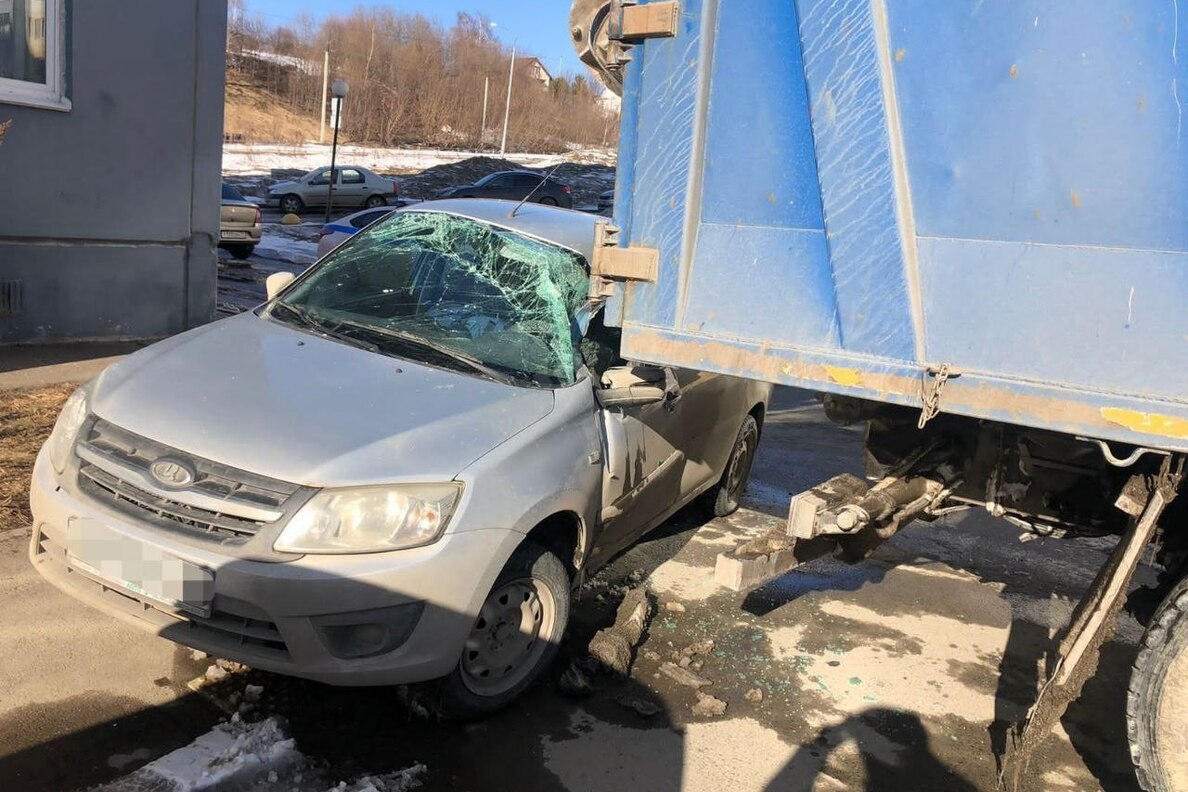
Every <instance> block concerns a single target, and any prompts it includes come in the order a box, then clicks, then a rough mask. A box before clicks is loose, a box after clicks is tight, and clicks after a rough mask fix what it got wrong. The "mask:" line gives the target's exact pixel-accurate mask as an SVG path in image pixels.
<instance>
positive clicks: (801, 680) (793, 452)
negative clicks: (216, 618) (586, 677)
mask: <svg viewBox="0 0 1188 792" xmlns="http://www.w3.org/2000/svg"><path fill="white" fill-rule="evenodd" d="M229 420H233V417H229ZM860 447H861V434H860V432H859V431H857V430H854V429H841V428H837V427H834V426H832V425H830V424H828V423H827V422H826V421H825V419H824V416H823V414H822V413H821V410H820V409H819V407H818V406H817V405H816V403H815V402H814V401H813V400H812V399H811V398H810V397H808V396H807V395H806V394H803V393H800V392H796V391H782V392H780V393H779V394H778V399H777V402H776V404H775V405H774V409H773V410H772V412H771V413H770V415H769V418H768V422H767V426H766V431H765V434H764V438H763V442H762V445H761V450H760V457H759V460H758V462H757V463H756V466H755V471H754V484H753V486H752V487H751V489H750V491H749V493H748V496H747V500H746V508H744V509H743V510H742V511H740V512H739V513H738V514H736V515H734V516H732V517H730V518H726V519H720V520H712V521H708V522H706V521H705V520H704V519H703V518H702V517H701V516H700V515H699V514H698V513H696V512H695V511H692V510H690V511H687V512H684V513H682V514H680V515H678V516H677V517H676V518H674V519H673V520H671V521H670V522H669V523H668V524H667V525H665V526H663V527H662V528H661V529H659V530H658V531H656V532H655V533H654V534H653V535H652V536H650V537H648V538H647V539H646V540H645V541H643V542H641V543H639V544H638V545H637V546H635V547H634V548H632V549H630V550H629V551H627V552H626V553H624V554H623V555H621V556H620V557H619V558H617V559H616V560H615V561H614V562H613V563H612V564H611V565H610V566H609V567H608V568H607V569H606V570H604V572H603V573H601V574H600V575H599V576H598V577H597V578H596V579H595V580H594V581H593V582H592V583H591V585H589V586H587V587H586V589H585V590H584V591H583V593H582V596H581V598H580V599H579V601H578V602H577V604H576V606H575V611H574V623H573V626H572V631H571V635H570V637H569V639H568V640H567V643H566V645H565V646H564V647H563V658H562V663H560V664H558V666H557V668H556V669H555V670H554V671H553V672H552V673H550V674H549V676H548V677H547V678H546V679H545V680H544V682H543V683H542V684H540V685H539V686H538V687H537V688H536V689H534V690H533V691H532V692H531V693H530V694H529V695H528V696H527V697H526V698H524V699H523V700H522V701H521V702H520V703H518V704H517V705H515V706H514V707H512V708H511V709H509V710H508V711H506V712H504V713H502V714H500V715H498V716H496V717H494V718H491V719H490V720H487V721H484V722H480V723H474V724H457V723H440V722H437V721H436V720H433V719H432V718H429V719H426V718H424V717H421V716H419V715H417V714H416V709H417V708H416V707H415V706H414V707H412V708H410V706H409V705H408V704H407V703H406V701H407V699H406V697H402V696H401V695H400V694H399V692H398V691H394V690H350V689H333V688H329V687H325V686H322V685H318V684H313V683H307V682H301V681H297V680H291V679H286V678H282V677H278V676H274V675H270V674H264V673H260V672H250V673H247V674H234V675H232V676H231V677H230V678H228V679H226V680H224V681H223V682H220V683H219V684H218V685H214V686H211V687H207V688H204V689H203V690H202V691H201V692H200V693H194V692H191V691H190V690H189V689H187V687H186V682H187V681H188V680H191V679H193V678H195V677H197V676H199V675H201V674H202V673H203V671H204V670H205V668H206V667H208V665H209V661H205V662H198V661H195V660H193V659H192V658H191V657H190V654H189V653H188V652H186V651H182V650H178V649H176V648H175V647H174V646H173V645H171V644H169V643H168V642H166V641H164V640H162V639H159V638H156V637H155V636H153V635H151V634H147V633H141V632H138V631H137V630H135V629H133V628H129V627H126V626H124V625H123V624H122V623H119V622H116V621H114V620H112V619H109V618H107V617H106V616H103V615H101V614H98V613H95V612H92V611H90V610H88V609H87V608H85V607H84V606H82V605H79V604H77V603H76V602H74V601H72V600H70V599H69V598H67V597H65V596H63V595H60V594H58V593H57V592H56V591H55V590H54V589H52V588H51V587H49V586H48V585H46V584H44V583H42V582H41V581H40V580H39V579H38V578H37V577H36V575H35V574H34V573H33V572H32V571H31V569H30V568H29V565H28V563H27V561H26V559H25V556H24V552H25V548H24V543H25V540H24V538H23V537H22V536H19V535H12V534H11V532H10V533H8V534H6V533H5V532H4V530H3V527H0V657H2V658H3V662H2V663H0V788H5V789H20V790H41V789H49V790H75V789H82V788H85V787H87V786H89V785H92V784H95V783H99V782H104V781H108V780H111V779H113V778H116V777H118V776H120V775H122V774H123V773H125V772H128V771H129V770H132V769H134V768H135V767H137V766H139V765H140V764H142V763H143V762H145V761H147V760H149V759H152V758H154V757H157V756H159V755H161V754H163V753H165V752H167V751H170V750H173V749H174V748H177V747H178V746H181V745H184V744H185V743H187V742H189V741H190V740H192V739H194V738H195V737H197V736H198V735H201V734H203V733H204V732H206V731H207V730H208V729H210V728H211V727H212V726H213V725H214V724H215V723H216V722H218V721H219V720H220V719H222V718H225V717H226V716H225V713H224V710H223V709H220V707H224V708H225V707H227V706H228V702H232V704H231V708H232V709H233V708H234V702H235V701H237V700H241V699H240V696H241V695H242V694H243V691H244V690H245V685H246V684H248V683H251V684H258V685H261V686H262V687H263V694H262V696H261V698H260V700H259V702H258V703H256V704H255V705H254V707H253V709H252V711H251V712H250V713H248V715H247V717H249V718H254V717H258V716H260V715H278V716H281V717H282V718H283V719H284V721H285V722H287V728H288V730H289V733H290V734H291V735H292V736H293V737H294V738H295V740H296V746H297V748H298V750H300V751H301V753H302V754H304V755H305V756H306V757H307V758H308V759H309V760H310V762H311V763H312V765H313V766H316V767H317V768H318V772H317V773H316V774H314V775H311V774H309V773H308V771H306V773H307V774H306V775H305V776H304V777H301V778H299V777H295V776H292V775H287V776H282V777H280V778H279V779H278V780H277V782H276V783H275V784H264V785H261V786H259V787H256V788H257V789H260V790H264V789H269V790H271V789H277V790H279V789H284V790H290V789H300V790H302V792H306V790H309V791H310V792H313V790H315V789H317V791H318V792H324V790H325V789H326V788H327V786H326V785H325V782H326V781H330V782H333V781H335V780H337V779H343V780H348V779H352V778H357V777H358V776H359V775H361V774H364V773H383V772H388V771H392V770H397V769H400V768H405V767H408V766H410V765H413V764H414V763H417V762H422V763H424V764H425V765H426V766H427V770H426V772H425V774H424V775H423V776H422V779H421V780H422V781H423V782H424V786H423V787H422V788H423V789H426V790H476V791H477V790H491V789H497V790H498V789H507V790H573V791H575V792H576V791H577V790H583V791H584V790H616V791H617V790H623V789H629V788H630V789H635V788H638V789H646V790H674V791H675V790H705V791H706V792H711V791H714V792H716V791H717V790H724V789H730V790H770V792H776V790H781V791H783V790H810V789H811V790H833V789H866V790H900V789H910V790H914V791H915V790H946V792H948V791H950V790H992V789H994V788H995V784H994V780H995V758H994V752H993V748H994V746H995V745H996V742H995V741H996V740H997V739H999V737H998V735H1001V733H1002V727H1003V726H1004V724H1005V723H1006V722H1007V721H1009V720H1012V719H1014V718H1017V717H1019V716H1020V715H1021V714H1022V713H1023V712H1024V711H1025V709H1026V706H1027V704H1028V703H1029V701H1030V700H1031V697H1032V696H1033V695H1034V689H1035V683H1036V668H1037V662H1039V661H1040V660H1041V659H1042V657H1043V653H1044V652H1045V651H1047V650H1050V649H1051V648H1052V645H1053V641H1052V638H1051V636H1052V634H1053V632H1054V630H1055V629H1057V628H1058V627H1059V626H1060V625H1061V624H1063V623H1064V621H1065V620H1067V618H1068V615H1069V613H1070V611H1071V609H1072V604H1073V600H1075V598H1076V597H1078V596H1079V594H1080V592H1081V590H1082V589H1083V588H1084V587H1085V586H1086V585H1088V583H1089V581H1090V579H1091V576H1092V574H1093V572H1094V571H1095V570H1096V568H1097V567H1098V565H1100V563H1101V562H1102V561H1103V560H1104V558H1105V554H1106V552H1107V551H1108V547H1109V544H1108V542H1103V541H1100V540H1093V541H1079V540H1037V541H1033V542H1027V543H1023V542H1021V541H1020V534H1019V531H1018V530H1017V529H1015V528H1013V527H1011V526H1009V525H1006V524H1004V523H1001V522H998V521H995V520H992V519H990V518H989V517H987V516H985V515H983V514H980V513H973V512H970V513H966V514H964V515H958V516H957V517H954V518H951V519H949V520H947V521H944V522H942V523H938V524H934V525H931V526H926V525H917V526H913V527H911V528H908V529H906V530H905V531H903V532H902V533H901V534H900V535H899V536H897V537H896V538H895V539H894V540H892V541H891V542H889V543H887V544H886V545H884V546H883V547H882V548H881V549H879V550H878V551H877V552H876V553H875V554H874V556H872V557H871V558H870V559H869V560H868V561H866V562H865V563H862V564H859V565H857V566H852V567H850V566H843V565H841V564H838V563H836V562H833V561H830V560H822V561H819V562H814V563H813V564H811V565H808V566H806V567H804V568H802V569H801V570H798V571H795V572H793V573H790V574H788V575H786V576H784V577H782V578H780V579H779V580H777V581H775V582H773V583H771V584H768V585H766V586H764V587H762V588H760V589H758V590H756V591H754V592H751V593H749V594H745V595H744V594H733V593H730V592H726V591H723V590H720V589H717V588H715V587H714V586H713V583H712V564H713V560H714V558H715V557H716V555H717V554H718V553H719V552H721V551H722V550H724V549H728V548H729V547H731V546H733V545H735V544H736V543H738V542H739V541H741V540H742V539H744V538H745V537H748V536H751V535H754V534H756V533H757V532H760V531H763V530H766V529H767V528H768V527H769V526H771V525H774V524H777V523H778V522H779V521H780V520H782V518H783V515H784V512H785V510H786V508H787V500H788V495H789V493H790V492H793V491H798V490H800V489H802V488H804V487H806V486H810V485H812V484H815V483H818V482H819V481H821V480H823V479H825V478H827V477H829V476H832V475H834V474H836V473H839V472H843V471H846V470H856V467H857V464H858V452H859V449H860ZM632 575H634V576H635V577H636V578H639V577H644V578H646V579H647V581H648V585H649V587H650V588H651V590H652V591H653V592H654V593H655V594H656V595H657V596H658V597H659V599H660V602H661V610H660V611H659V613H658V615H657V617H656V618H655V619H654V620H653V622H652V625H651V627H650V630H649V632H648V634H647V636H646V638H645V640H644V642H643V644H642V645H641V647H640V650H639V654H638V659H637V660H636V663H635V665H634V667H633V670H632V675H631V677H630V678H628V679H626V680H620V681H616V680H611V679H600V680H598V681H597V686H596V687H597V689H596V690H595V692H594V693H593V694H592V695H591V696H589V697H588V698H585V699H580V700H574V699H571V698H567V697H565V696H563V695H561V694H560V693H559V691H558V684H557V682H558V677H559V675H560V673H561V669H562V668H563V667H564V662H565V660H566V659H567V658H568V657H569V656H576V655H580V654H581V653H582V649H583V648H584V646H585V644H586V642H587V641H588V639H589V637H590V636H591V635H592V633H593V632H594V631H595V630H596V629H598V628H600V627H602V626H605V625H606V624H608V623H609V621H610V620H611V618H612V614H613V608H614V606H615V603H616V600H617V596H618V594H619V593H621V589H620V588H618V587H619V586H620V585H621V584H622V583H623V581H624V580H625V579H626V578H628V577H629V576H632ZM669 603H672V605H669ZM1139 632H1140V631H1139V628H1138V626H1137V625H1136V624H1135V623H1134V622H1132V621H1130V620H1129V619H1128V618H1125V619H1124V620H1123V623H1122V624H1121V626H1120V628H1119V630H1118V635H1117V636H1116V638H1115V639H1114V641H1112V642H1111V643H1109V644H1107V646H1106V647H1105V651H1104V653H1103V658H1102V663H1101V671H1100V673H1099V674H1098V676H1097V677H1096V678H1095V679H1094V680H1093V681H1091V682H1090V684H1089V686H1088V687H1087V689H1086V690H1085V693H1084V695H1083V696H1082V698H1081V700H1080V701H1078V702H1076V703H1074V705H1073V706H1072V707H1071V708H1070V710H1069V712H1068V714H1067V715H1066V716H1065V718H1064V720H1063V722H1062V724H1061V726H1060V728H1059V729H1058V730H1057V732H1056V733H1055V734H1053V735H1052V737H1051V738H1050V739H1049V740H1048V741H1047V742H1046V743H1045V745H1044V746H1043V748H1042V750H1041V751H1040V752H1039V755H1038V756H1037V757H1036V759H1035V761H1034V762H1033V765H1032V772H1031V774H1030V780H1029V782H1028V783H1029V787H1028V788H1029V789H1034V790H1040V789H1045V790H1048V789H1057V790H1060V789H1069V790H1095V789H1108V790H1131V789H1135V788H1136V786H1135V782H1134V779H1133V773H1132V772H1131V770H1130V767H1129V759H1128V754H1127V747H1126V740H1125V726H1124V720H1123V711H1124V691H1125V681H1126V677H1127V673H1128V669H1129V665H1130V662H1131V661H1132V659H1133V656H1134V652H1135V642H1136V641H1137V638H1138V636H1139ZM706 639H711V640H713V641H714V645H713V648H712V649H710V650H707V651H706V652H705V653H703V654H700V655H697V656H696V662H698V663H700V664H702V665H701V667H700V669H699V670H698V673H699V674H701V675H702V676H704V677H706V678H707V679H709V680H710V681H711V683H712V684H711V685H710V686H709V687H708V688H706V689H707V690H708V691H710V692H711V693H712V694H713V695H714V696H715V697H717V698H718V699H719V700H721V701H724V702H725V703H726V704H727V709H726V712H725V713H724V714H723V715H720V716H709V715H698V714H694V710H693V706H694V704H695V703H696V698H695V694H694V692H693V691H692V690H690V689H689V688H686V687H683V686H681V685H680V684H677V683H676V682H674V681H673V680H671V679H670V678H669V677H667V676H665V675H663V674H661V673H660V670H659V669H660V665H661V663H663V662H666V661H672V660H674V659H675V658H676V657H677V656H679V652H680V650H681V649H682V648H684V647H687V646H689V645H690V644H694V643H696V642H701V641H704V640H706ZM674 652H675V653H677V654H676V655H674ZM1000 670H1001V671H1002V673H1001V674H1000ZM756 688H757V689H759V690H761V691H763V698H762V700H761V701H754V700H751V699H748V698H747V695H746V694H747V693H748V691H751V690H753V689H756ZM624 696H630V697H632V698H634V699H643V700H645V701H647V702H651V703H653V704H654V705H655V706H656V707H657V712H656V713H655V714H653V715H651V716H647V717H645V716H641V715H639V714H637V712H635V711H634V710H632V709H629V708H627V707H625V706H624V705H623V703H621V700H622V699H623V697H624ZM753 698H755V696H754V694H752V699H753ZM313 778H316V779H317V783H321V784H323V785H322V786H321V787H320V789H319V788H318V787H317V786H316V784H315V785H311V779H313Z"/></svg>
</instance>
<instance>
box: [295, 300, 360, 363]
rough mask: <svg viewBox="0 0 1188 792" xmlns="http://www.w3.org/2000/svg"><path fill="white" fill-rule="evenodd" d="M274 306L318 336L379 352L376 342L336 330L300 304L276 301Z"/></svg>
mask: <svg viewBox="0 0 1188 792" xmlns="http://www.w3.org/2000/svg"><path fill="white" fill-rule="evenodd" d="M275 307H279V308H284V309H285V310H286V311H288V312H289V313H291V314H293V315H294V316H296V317H297V318H298V319H299V320H300V321H301V323H302V324H304V325H306V326H307V327H309V328H310V329H312V330H314V331H316V332H317V333H318V335H320V336H323V337H325V338H331V339H334V340H335V341H341V342H342V343H344V344H349V345H351V346H353V347H358V348H360V349H365V350H367V351H368V352H379V346H377V345H376V344H373V343H371V342H370V341H364V340H363V339H361V338H355V337H354V336H349V335H346V334H344V333H340V332H338V331H337V328H335V327H329V326H327V324H326V321H325V320H323V319H321V318H320V317H317V316H314V315H313V314H312V313H310V312H309V311H308V310H306V309H305V308H302V307H301V306H300V305H293V304H292V303H287V302H282V301H277V302H276V303H275Z"/></svg>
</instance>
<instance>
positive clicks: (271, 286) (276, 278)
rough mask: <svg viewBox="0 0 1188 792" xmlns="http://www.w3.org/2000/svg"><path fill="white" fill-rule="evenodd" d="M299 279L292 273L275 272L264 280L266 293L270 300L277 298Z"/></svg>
mask: <svg viewBox="0 0 1188 792" xmlns="http://www.w3.org/2000/svg"><path fill="white" fill-rule="evenodd" d="M296 279H297V276H296V275H294V274H293V273H291V272H274V273H272V274H271V275H269V276H268V277H267V278H266V279H265V280H264V291H265V293H266V294H267V295H268V299H270V300H272V299H275V298H276V295H278V294H280V293H281V292H283V291H284V290H285V287H286V286H288V285H289V284H290V283H292V282H293V281H294V280H296Z"/></svg>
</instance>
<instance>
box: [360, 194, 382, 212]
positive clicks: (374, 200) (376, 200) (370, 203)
mask: <svg viewBox="0 0 1188 792" xmlns="http://www.w3.org/2000/svg"><path fill="white" fill-rule="evenodd" d="M387 205H388V200H387V199H386V198H384V196H382V195H372V196H371V197H369V198H368V199H367V202H366V203H365V204H364V206H366V207H367V208H368V209H379V208H380V207H381V206H387Z"/></svg>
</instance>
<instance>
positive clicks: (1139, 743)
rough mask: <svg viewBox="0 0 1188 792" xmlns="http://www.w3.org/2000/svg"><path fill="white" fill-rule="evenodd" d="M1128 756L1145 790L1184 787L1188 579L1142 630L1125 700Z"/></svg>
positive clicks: (1187, 781)
mask: <svg viewBox="0 0 1188 792" xmlns="http://www.w3.org/2000/svg"><path fill="white" fill-rule="evenodd" d="M1126 722H1127V723H1126V725H1127V732H1128V734H1129V737H1130V756H1131V759H1133V760H1134V766H1135V769H1136V771H1137V773H1138V781H1139V785H1140V786H1142V788H1143V789H1145V790H1147V792H1176V791H1177V790H1184V789H1188V578H1186V579H1184V580H1182V581H1180V583H1179V584H1178V585H1176V587H1175V588H1173V589H1172V591H1171V593H1170V594H1169V595H1168V596H1167V598H1166V599H1165V600H1164V601H1163V604H1162V605H1160V606H1159V609H1158V610H1157V611H1156V612H1155V617H1154V618H1153V619H1152V620H1151V623H1150V625H1149V626H1148V627H1147V632H1146V634H1144V635H1143V641H1142V645H1141V646H1140V647H1139V653H1138V657H1137V658H1136V659H1135V661H1134V671H1133V673H1132V674H1131V676H1130V692H1129V697H1128V699H1127V703H1126Z"/></svg>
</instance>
